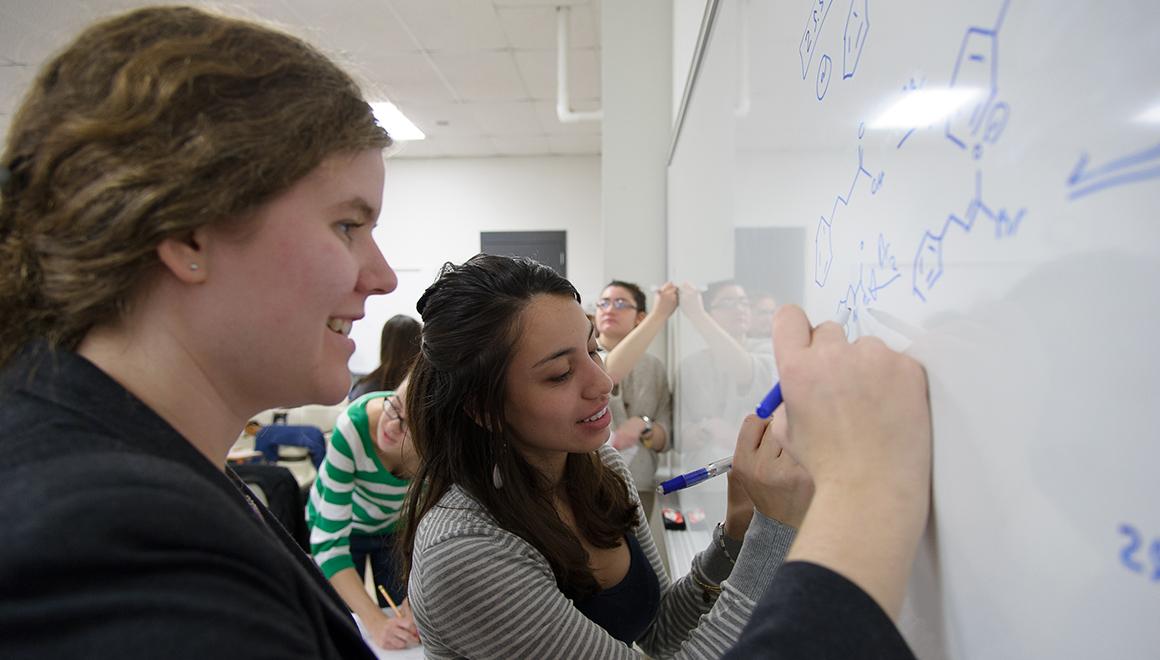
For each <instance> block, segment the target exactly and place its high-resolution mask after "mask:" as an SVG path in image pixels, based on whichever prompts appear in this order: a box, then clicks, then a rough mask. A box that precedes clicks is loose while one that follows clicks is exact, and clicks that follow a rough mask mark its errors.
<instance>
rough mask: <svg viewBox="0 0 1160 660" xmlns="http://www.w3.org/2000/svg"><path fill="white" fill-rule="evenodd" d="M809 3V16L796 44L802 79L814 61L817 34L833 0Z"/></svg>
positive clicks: (828, 13) (824, 21) (815, 0)
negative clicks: (810, 5) (799, 41)
mask: <svg viewBox="0 0 1160 660" xmlns="http://www.w3.org/2000/svg"><path fill="white" fill-rule="evenodd" d="M810 4H812V5H813V7H812V8H811V9H810V15H809V17H808V18H806V29H805V31H804V32H803V33H802V40H801V43H800V44H798V55H799V56H800V57H801V63H802V80H805V79H806V73H807V72H808V71H809V70H810V64H812V63H813V61H814V52H815V51H817V47H818V35H819V34H820V33H821V31H822V27H823V26H824V25H825V24H826V17H827V16H829V15H830V9H831V8H833V6H834V0H812V1H811V3H810Z"/></svg>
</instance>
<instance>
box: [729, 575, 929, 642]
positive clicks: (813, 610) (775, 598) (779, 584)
mask: <svg viewBox="0 0 1160 660" xmlns="http://www.w3.org/2000/svg"><path fill="white" fill-rule="evenodd" d="M724 657H725V658H726V659H728V658H733V659H735V660H749V659H750V658H786V659H789V658H794V659H795V660H796V659H801V660H805V659H807V658H808V659H810V660H830V659H832V660H847V659H848V658H867V659H871V658H876V659H881V660H888V659H893V658H899V659H902V658H906V659H909V660H913V659H914V653H912V652H911V650H910V647H909V646H907V645H906V640H904V639H903V638H902V635H900V634H899V632H898V629H897V628H895V627H894V622H892V621H891V620H890V617H888V616H887V615H886V612H884V611H882V608H881V607H879V606H878V603H876V602H874V599H873V598H871V597H870V596H869V594H867V593H866V592H865V591H862V589H860V588H859V587H858V586H857V585H856V584H854V583H853V582H850V581H849V580H847V579H846V578H844V577H842V576H841V575H839V574H837V573H835V572H834V571H831V570H830V569H828V568H825V567H823V566H819V565H817V564H811V563H809V562H804V561H791V562H787V563H786V564H783V565H782V567H781V568H779V569H778V570H777V575H776V576H775V577H774V578H773V582H772V583H771V584H770V585H769V589H767V590H766V592H765V595H764V596H763V597H762V598H761V602H759V603H758V604H757V607H756V608H755V609H754V610H753V615H752V616H751V617H750V619H749V624H748V625H746V626H745V630H743V631H742V633H741V639H740V640H738V642H737V644H736V645H735V646H734V647H733V648H732V649H730V650H729V652H728V653H726V654H725V656H724Z"/></svg>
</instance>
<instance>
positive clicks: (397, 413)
mask: <svg viewBox="0 0 1160 660" xmlns="http://www.w3.org/2000/svg"><path fill="white" fill-rule="evenodd" d="M397 399H398V397H396V396H395V395H394V394H392V395H391V396H389V397H387V405H386V407H385V408H383V414H384V415H386V416H387V421H388V422H393V421H395V420H399V425H400V426H401V425H402V424H403V421H404V420H403V411H402V410H400V409H399V404H398V403H397V401H396V400H397ZM388 408H389V409H390V410H389V411H388ZM391 413H394V414H391Z"/></svg>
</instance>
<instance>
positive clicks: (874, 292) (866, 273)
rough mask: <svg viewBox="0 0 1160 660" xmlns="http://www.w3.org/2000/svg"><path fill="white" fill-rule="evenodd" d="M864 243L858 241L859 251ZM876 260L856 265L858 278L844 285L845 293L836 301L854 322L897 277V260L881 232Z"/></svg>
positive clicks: (898, 275) (899, 273) (863, 247)
mask: <svg viewBox="0 0 1160 660" xmlns="http://www.w3.org/2000/svg"><path fill="white" fill-rule="evenodd" d="M865 247H866V246H865V243H864V242H862V243H859V244H858V249H859V251H862V252H864V251H865ZM877 252H878V254H877V260H876V261H875V262H874V264H872V265H870V266H867V265H866V262H865V260H863V261H862V263H860V264H859V265H858V280H857V281H856V282H853V283H851V284H849V285H848V286H847V287H846V293H845V295H844V296H843V297H842V299H841V300H839V301H838V311H841V310H843V309H845V308H847V307H849V308H850V310H851V319H852V320H853V322H854V323H855V324H857V323H858V321H859V320H860V319H861V315H862V310H864V309H865V308H866V307H870V306H871V305H872V304H873V303H876V302H878V294H879V292H880V291H882V290H883V289H886V288H887V287H889V286H890V285H891V284H893V283H894V282H895V281H897V280H898V279H899V278H901V277H902V273H901V272H900V271H899V270H898V262H897V260H895V258H894V254H893V252H892V250H891V245H890V243H888V242H887V241H886V237H885V236H884V235H883V234H878V245H877Z"/></svg>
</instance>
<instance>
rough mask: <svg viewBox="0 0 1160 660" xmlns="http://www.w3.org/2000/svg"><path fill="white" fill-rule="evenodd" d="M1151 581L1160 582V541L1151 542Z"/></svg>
mask: <svg viewBox="0 0 1160 660" xmlns="http://www.w3.org/2000/svg"><path fill="white" fill-rule="evenodd" d="M1149 550H1150V551H1151V554H1152V581H1153V582H1156V581H1160V539H1156V540H1154V541H1152V547H1151V548H1149Z"/></svg>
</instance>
